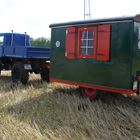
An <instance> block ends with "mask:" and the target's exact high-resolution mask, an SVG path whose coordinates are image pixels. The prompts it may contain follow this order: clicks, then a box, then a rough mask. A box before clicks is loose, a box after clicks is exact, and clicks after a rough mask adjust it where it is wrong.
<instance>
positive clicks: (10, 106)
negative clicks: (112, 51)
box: [0, 72, 140, 140]
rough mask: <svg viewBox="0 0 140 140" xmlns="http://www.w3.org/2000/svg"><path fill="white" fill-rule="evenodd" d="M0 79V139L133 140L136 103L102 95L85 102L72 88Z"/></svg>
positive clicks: (137, 134) (138, 131)
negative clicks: (13, 83)
mask: <svg viewBox="0 0 140 140" xmlns="http://www.w3.org/2000/svg"><path fill="white" fill-rule="evenodd" d="M2 75H3V76H2V77H1V78H0V140H120V139H121V140H128V139H130V140H132V139H133V140H139V139H140V102H135V101H132V100H130V99H127V98H123V97H122V96H119V95H110V94H103V95H102V96H101V98H100V99H99V100H96V101H94V102H90V101H89V100H87V99H83V98H80V97H79V96H78V92H77V91H76V87H71V86H66V85H61V84H47V83H44V82H41V81H40V79H39V77H38V76H34V75H33V76H32V77H31V79H30V82H29V84H28V85H27V86H23V85H20V84H19V85H18V86H13V85H12V83H11V82H10V81H11V79H10V76H9V73H4V72H3V73H2Z"/></svg>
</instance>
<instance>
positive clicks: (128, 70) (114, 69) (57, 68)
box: [51, 17, 134, 90]
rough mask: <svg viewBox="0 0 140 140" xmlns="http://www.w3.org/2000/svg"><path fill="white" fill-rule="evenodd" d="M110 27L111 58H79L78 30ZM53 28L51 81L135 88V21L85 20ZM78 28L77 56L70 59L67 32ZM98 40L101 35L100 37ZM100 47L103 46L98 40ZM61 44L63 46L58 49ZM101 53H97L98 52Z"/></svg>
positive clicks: (124, 19) (129, 19)
mask: <svg viewBox="0 0 140 140" xmlns="http://www.w3.org/2000/svg"><path fill="white" fill-rule="evenodd" d="M107 25H108V26H109V35H110V38H108V39H109V40H107V41H108V42H107V43H108V44H109V49H108V50H107V54H108V53H109V55H108V57H107V58H106V59H105V62H104V61H103V59H99V58H97V56H96V57H92V58H90V57H89V58H88V57H87V58H82V57H80V58H79V57H78V56H79V55H78V29H81V28H96V29H98V27H101V26H107ZM51 28H52V36H51V39H52V46H51V47H52V57H51V78H52V79H57V80H64V81H69V82H74V83H80V84H84V85H86V84H87V85H90V86H102V87H108V88H117V89H126V90H131V89H132V76H133V74H132V61H133V59H132V56H133V44H134V41H133V39H134V37H133V35H134V22H133V18H132V17H130V18H123V19H116V20H115V19H113V20H99V21H96V20H95V21H82V22H74V23H72V22H71V23H65V24H54V25H51ZM69 28H75V31H77V33H76V34H75V48H73V49H72V50H73V51H75V53H74V57H73V58H72V59H68V58H67V57H66V56H65V54H66V53H67V52H66V51H67V49H66V41H67V39H66V38H67V34H66V32H67V30H68V29H69ZM97 37H98V35H97ZM96 41H97V42H96V43H97V46H98V45H99V44H98V43H99V42H98V40H96ZM56 42H59V44H60V46H59V47H57V46H56ZM96 51H97V50H96Z"/></svg>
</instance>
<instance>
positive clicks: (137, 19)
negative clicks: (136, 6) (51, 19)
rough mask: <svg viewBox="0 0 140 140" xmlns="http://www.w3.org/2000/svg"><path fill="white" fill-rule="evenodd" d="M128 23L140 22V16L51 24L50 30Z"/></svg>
mask: <svg viewBox="0 0 140 140" xmlns="http://www.w3.org/2000/svg"><path fill="white" fill-rule="evenodd" d="M128 21H137V22H140V15H136V16H129V17H117V18H116V17H115V18H104V19H94V20H82V21H72V22H64V23H54V24H51V25H50V26H49V27H50V28H55V27H61V26H79V25H85V24H86V25H87V24H104V23H112V22H128Z"/></svg>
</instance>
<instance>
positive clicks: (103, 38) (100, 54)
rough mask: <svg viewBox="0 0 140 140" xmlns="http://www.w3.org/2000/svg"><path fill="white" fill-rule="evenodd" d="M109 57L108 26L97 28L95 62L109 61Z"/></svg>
mask: <svg viewBox="0 0 140 140" xmlns="http://www.w3.org/2000/svg"><path fill="white" fill-rule="evenodd" d="M109 56H110V25H99V26H98V47H97V58H96V59H97V61H109Z"/></svg>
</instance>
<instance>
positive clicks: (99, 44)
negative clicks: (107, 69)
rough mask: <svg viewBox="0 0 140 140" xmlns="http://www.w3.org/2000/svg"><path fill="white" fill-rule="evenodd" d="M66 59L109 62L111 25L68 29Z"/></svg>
mask: <svg viewBox="0 0 140 140" xmlns="http://www.w3.org/2000/svg"><path fill="white" fill-rule="evenodd" d="M65 57H66V58H67V59H75V58H94V59H96V60H97V61H102V62H106V61H109V59H110V25H109V24H106V25H97V26H96V27H80V28H76V27H69V28H67V30H66V47H65Z"/></svg>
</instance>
